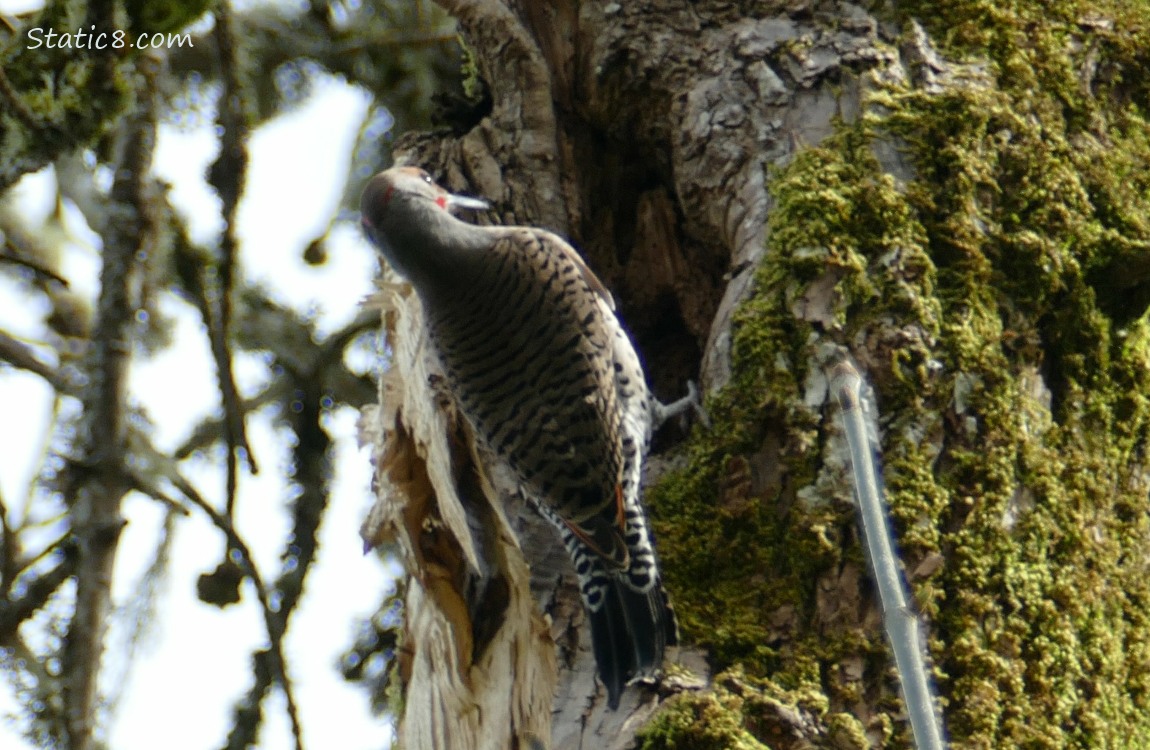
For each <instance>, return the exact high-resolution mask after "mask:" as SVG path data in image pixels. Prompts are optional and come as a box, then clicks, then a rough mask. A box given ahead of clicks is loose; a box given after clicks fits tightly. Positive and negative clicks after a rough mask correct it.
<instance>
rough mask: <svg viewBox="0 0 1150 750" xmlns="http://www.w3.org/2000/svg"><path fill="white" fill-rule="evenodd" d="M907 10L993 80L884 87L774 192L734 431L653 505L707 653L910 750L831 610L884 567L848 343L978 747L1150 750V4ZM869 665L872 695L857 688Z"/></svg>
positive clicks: (689, 627) (722, 421) (680, 595)
mask: <svg viewBox="0 0 1150 750" xmlns="http://www.w3.org/2000/svg"><path fill="white" fill-rule="evenodd" d="M900 8H903V10H902V12H904V13H905V14H906V15H905V16H903V17H902V19H901V20H903V21H906V20H907V19H909V18H910V17H913V16H915V15H916V14H917V15H918V16H919V17H921V18H922V19H923V20H924V22H926V23H927V24H928V28H929V30H930V31H931V32H932V33H933V34H935V35H936V36H937V38H939V39H941V40H943V42H944V43H945V45H946V51H947V54H949V55H951V56H952V57H955V58H959V59H963V58H965V59H972V60H981V61H984V64H983V66H982V68H983V69H984V70H985V72H982V70H980V68H978V67H972V68H971V69H970V70H969V71H966V73H967V76H966V78H965V79H962V80H959V81H957V82H956V83H955V84H954V85H951V86H948V87H946V88H944V89H943V90H942V91H934V92H926V91H923V90H921V89H912V88H910V87H900V86H897V85H887V86H886V87H884V88H881V89H879V90H877V91H874V92H872V94H871V95H870V98H869V100H868V101H867V102H866V111H867V112H869V114H868V115H866V116H865V117H864V118H863V120H862V121H861V122H859V123H854V124H849V125H848V124H843V125H841V126H840V127H839V129H838V133H837V134H836V135H834V136H833V137H831V138H830V139H828V140H827V141H825V142H823V143H822V144H820V145H819V147H818V148H811V149H807V150H805V151H803V152H801V153H799V154H798V155H797V156H796V158H795V160H794V161H793V162H792V163H791V164H790V165H788V166H787V167H786V168H785V169H784V170H782V171H781V172H780V173H778V174H776V175H774V177H773V180H772V187H771V191H772V195H773V197H774V199H775V210H774V212H773V214H772V217H771V220H770V227H769V233H768V237H769V239H768V248H767V253H766V256H765V258H764V260H763V262H762V265H761V266H760V268H759V269H758V270H757V272H756V277H755V288H754V293H753V295H752V296H751V297H750V298H749V299H748V300H747V301H746V302H745V304H743V306H742V307H741V308H740V310H739V311H738V313H737V315H736V316H735V322H734V327H733V349H732V377H731V381H730V383H729V385H728V386H727V387H726V388H724V389H723V391H722V392H720V393H719V394H717V395H716V396H715V397H714V398H712V399H711V401H710V403H709V404H708V408H709V410H710V412H711V415H712V418H713V420H714V422H715V427H714V429H713V430H711V431H710V432H704V431H699V432H698V433H697V434H696V436H695V438H694V441H693V443H692V444H691V446H690V447H689V460H688V465H687V467H686V468H685V469H684V470H682V471H680V472H678V473H677V474H674V475H672V476H670V477H668V478H667V479H666V480H665V481H664V482H663V483H662V484H661V485H660V486H659V487H657V488H656V489H655V491H654V492H652V494H651V498H652V504H653V506H654V508H655V515H656V526H657V529H658V531H659V533H660V549H661V551H662V555H663V557H664V558H665V559H666V566H665V567H666V568H667V569H668V575H667V577H668V585H669V587H670V588H671V590H672V594H673V596H674V599H675V603H676V608H677V610H678V612H679V613H680V616H681V623H682V626H683V630H684V636H685V639H686V640H688V641H692V642H695V643H699V644H701V645H703V646H705V647H706V648H708V649H709V651H710V653H711V655H712V658H713V660H714V662H715V663H716V666H717V667H718V668H719V669H724V668H727V667H729V666H731V665H740V666H741V667H742V668H743V669H745V670H746V672H747V674H748V675H750V676H752V677H758V678H766V677H770V678H771V680H772V681H773V682H774V683H775V684H778V685H781V686H783V687H784V688H786V689H791V690H797V689H800V688H801V689H804V690H813V691H818V692H821V694H823V695H824V696H825V699H826V701H827V702H826V709H825V711H826V713H825V715H824V719H825V720H826V721H828V722H830V721H831V718H830V717H834V716H838V715H845V714H842V711H843V710H845V709H846V708H849V707H850V706H853V705H857V704H856V701H862V702H866V703H868V704H869V705H876V704H875V703H874V701H876V700H877V701H878V703H877V705H879V706H880V707H881V708H882V710H883V711H887V712H888V713H886V714H885V719H884V721H885V722H886V723H885V724H884V726H892V727H894V729H893V730H892V731H894V732H895V734H896V735H898V737H897V738H896V739H897V740H898V742H899V743H901V742H904V741H905V740H906V735H905V733H906V729H905V726H904V725H903V724H902V723H901V722H902V719H901V718H899V712H900V711H901V709H900V708H899V707H898V705H897V702H896V701H893V700H889V701H885V702H884V699H881V698H876V696H880V695H894V694H895V687H894V683H893V682H892V681H891V678H890V673H889V666H890V665H889V660H888V657H887V652H886V647H885V644H884V639H883V636H882V633H881V631H880V630H878V628H877V627H869V626H868V627H865V628H861V629H860V628H859V626H858V625H857V624H848V623H849V622H850V621H851V619H852V618H850V617H845V618H844V620H843V624H839V623H836V622H833V621H832V622H828V621H827V613H828V611H831V612H832V613H833V607H830V605H828V604H827V602H825V601H823V602H822V603H820V589H819V587H820V586H821V585H824V584H833V583H834V582H835V581H838V580H839V577H840V576H844V575H846V572H849V571H850V570H851V566H859V570H865V568H864V567H862V566H864V565H865V563H864V562H863V558H862V553H861V551H860V550H859V547H858V543H857V540H856V539H855V537H856V533H855V525H854V524H855V520H854V512H853V508H852V506H851V505H850V503H849V502H848V501H847V496H846V495H845V492H846V490H845V489H844V487H843V485H842V483H841V482H840V481H836V479H835V478H836V477H837V476H839V475H838V474H837V473H836V471H837V470H836V469H835V467H833V466H827V465H825V464H824V462H825V460H826V459H827V457H828V456H829V455H832V454H833V452H828V451H827V449H826V445H825V444H826V441H827V439H828V434H833V429H830V427H831V421H830V420H831V419H832V416H831V414H830V410H829V409H826V408H824V406H823V404H822V403H821V398H820V397H818V389H817V385H818V378H817V376H818V372H817V368H818V367H819V366H820V363H821V362H822V361H823V360H822V359H821V357H822V355H821V354H820V352H823V351H825V348H826V347H827V346H828V345H831V344H838V345H846V346H848V347H851V348H852V350H853V351H854V353H855V354H856V356H858V355H865V359H864V360H863V361H862V364H863V366H864V368H865V369H866V370H867V372H866V375H867V378H868V380H869V382H870V384H871V385H872V386H873V388H874V390H875V395H876V399H877V402H878V405H879V408H880V411H881V413H882V422H881V424H882V428H883V435H882V438H883V445H882V448H883V454H884V463H883V473H884V479H885V482H886V494H887V499H888V502H889V504H890V506H891V512H892V516H893V520H894V524H895V527H896V530H897V533H898V535H899V539H900V547H901V555H902V557H903V560H904V562H905V563H906V565H907V568H908V570H912V571H913V570H914V569H915V568H916V566H917V564H918V563H920V562H922V561H926V560H928V559H931V558H935V559H939V558H940V559H941V560H942V565H941V567H937V566H934V567H933V568H932V570H930V571H928V572H927V573H924V574H923V575H922V576H921V577H919V578H916V580H914V593H915V597H916V600H917V602H918V604H919V608H920V610H921V611H922V612H923V613H924V614H925V615H926V616H927V617H928V618H929V619H930V635H931V651H932V655H933V658H934V662H935V665H936V677H937V678H938V681H939V685H940V689H941V692H942V694H943V697H944V700H945V702H946V705H947V710H946V723H947V730H948V733H949V735H950V736H951V738H952V740H953V741H954V742H955V744H956V745H961V746H963V747H988V748H989V747H993V748H1011V747H1023V746H1025V747H1049V748H1061V747H1146V746H1150V711H1148V710H1147V709H1148V707H1150V706H1148V703H1150V693H1148V692H1147V688H1148V687H1150V630H1148V628H1147V625H1148V622H1147V614H1146V612H1147V604H1148V603H1150V577H1148V576H1146V574H1145V568H1146V564H1145V562H1144V561H1145V557H1146V555H1145V550H1146V549H1148V548H1150V521H1148V520H1147V516H1146V514H1145V512H1144V508H1145V500H1146V494H1147V486H1146V480H1145V478H1144V467H1143V464H1144V461H1145V458H1144V454H1145V451H1146V446H1147V443H1148V441H1150V410H1148V403H1147V399H1148V396H1147V394H1150V330H1148V329H1150V324H1148V322H1147V317H1146V314H1145V313H1146V302H1147V299H1146V298H1135V299H1133V301H1132V300H1131V295H1135V294H1137V293H1141V292H1140V291H1139V289H1138V285H1137V283H1136V282H1137V279H1138V278H1143V277H1144V273H1145V272H1144V271H1142V269H1143V268H1144V267H1145V265H1146V263H1147V261H1146V258H1147V256H1148V254H1150V219H1148V217H1150V127H1148V125H1147V123H1146V120H1145V116H1146V112H1147V111H1150V85H1148V84H1147V83H1146V77H1145V76H1142V75H1139V74H1138V73H1137V72H1138V71H1140V70H1142V71H1144V70H1145V69H1146V67H1147V66H1146V63H1147V62H1148V61H1150V53H1148V52H1147V50H1150V6H1147V5H1146V4H1145V3H1141V2H1134V1H1133V0H1130V1H1129V2H1119V1H1118V0H1114V1H1113V2H1109V3H1104V4H1102V5H1099V4H1097V3H1089V4H1087V3H1085V2H1081V3H1077V2H1061V3H1053V4H1051V3H1037V2H1033V3H1031V2H1018V3H1010V4H1003V3H999V2H974V1H970V0H950V1H949V2H944V3H941V4H937V3H933V2H932V3H929V4H921V7H919V6H916V5H915V4H914V3H910V4H905V5H904V4H900ZM1090 66H1093V67H1090ZM1084 70H1092V71H1094V72H1095V75H1094V77H1093V78H1092V79H1086V78H1084V74H1083V71H1084ZM875 138H881V139H884V140H887V141H890V140H891V139H892V138H895V139H897V142H899V143H902V144H904V145H905V149H906V152H907V154H908V156H909V157H910V158H911V160H912V161H913V163H914V165H915V169H916V179H915V180H914V181H913V182H912V183H910V184H907V185H900V184H898V183H897V182H896V181H895V180H894V179H893V178H892V177H891V176H889V175H886V174H883V172H882V170H881V168H880V166H879V164H878V162H877V161H876V159H875V158H874V156H873V155H872V152H871V148H870V143H871V142H872V141H873V139H875ZM1140 274H1143V275H1140ZM812 388H813V389H814V390H813V391H812ZM812 393H814V395H815V396H816V397H815V398H811V397H810V396H811V394H812ZM844 571H846V572H844ZM863 577H865V574H863ZM864 589H865V584H864ZM865 597H866V595H865V592H864V605H865V604H867V603H868V600H867V599H866V598H865ZM853 619H854V620H862V619H863V618H862V617H861V616H860V617H855V618H853ZM872 619H873V618H872ZM848 658H854V659H861V660H862V663H863V664H864V665H865V674H864V675H863V677H862V678H861V679H858V680H853V681H852V680H846V679H843V678H841V677H839V676H837V675H838V674H839V672H840V670H838V669H836V666H837V665H838V664H840V663H841V662H843V660H845V659H848ZM876 691H878V692H876ZM716 701H717V704H718V705H724V704H723V698H722V697H721V696H720V697H717V698H716ZM708 705H711V704H708ZM740 712H742V709H740ZM745 720H746V717H745V715H744V716H743V717H742V719H740V721H743V722H744V724H740V726H743V727H744V728H745V727H746V724H745ZM868 729H870V730H871V731H874V727H873V726H868ZM752 734H753V733H752ZM759 739H762V738H761V737H760V738H759ZM655 746H657V747H673V746H675V745H672V744H662V745H652V747H655ZM692 747H693V746H692Z"/></svg>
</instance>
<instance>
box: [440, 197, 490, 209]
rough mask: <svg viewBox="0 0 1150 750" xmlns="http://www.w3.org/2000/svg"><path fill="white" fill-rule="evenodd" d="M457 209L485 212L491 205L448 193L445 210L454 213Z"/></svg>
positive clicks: (476, 199)
mask: <svg viewBox="0 0 1150 750" xmlns="http://www.w3.org/2000/svg"><path fill="white" fill-rule="evenodd" d="M458 208H469V209H471V210H472V211H486V210H487V209H489V208H491V204H489V203H488V202H487V201H484V200H480V199H478V198H468V197H467V196H466V195H454V194H452V193H448V195H447V209H448V210H449V211H454V210H455V209H458Z"/></svg>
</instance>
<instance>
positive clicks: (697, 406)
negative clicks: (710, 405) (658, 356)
mask: <svg viewBox="0 0 1150 750" xmlns="http://www.w3.org/2000/svg"><path fill="white" fill-rule="evenodd" d="M688 410H690V411H694V412H695V416H697V417H698V418H699V421H700V422H702V423H703V426H705V427H706V428H707V429H710V428H711V417H710V416H709V415H708V414H707V411H706V409H704V408H703V401H702V399H700V398H699V389H698V388H696V387H695V381H693V380H688V381H687V395H686V396H683V397H682V398H681V399H679V400H678V401H672V402H671V403H669V404H661V403H659V402H657V401H656V402H655V426H656V427H658V426H660V425H662V424H663V423H664V422H666V421H667V420H668V419H670V418H671V417H678V416H680V415H683V414H686V413H687V411H688Z"/></svg>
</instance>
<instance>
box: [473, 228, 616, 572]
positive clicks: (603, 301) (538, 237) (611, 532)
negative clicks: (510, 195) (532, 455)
mask: <svg viewBox="0 0 1150 750" xmlns="http://www.w3.org/2000/svg"><path fill="white" fill-rule="evenodd" d="M525 231H526V232H528V233H529V236H523V235H519V236H518V237H516V236H514V235H513V236H511V237H509V238H508V240H509V241H510V242H511V243H512V244H514V245H515V246H517V248H519V249H520V250H522V249H524V248H525V249H526V253H527V258H528V264H529V265H530V266H531V267H532V268H533V269H537V270H538V272H539V273H540V274H541V276H545V277H548V278H550V277H551V276H552V275H553V274H555V273H556V272H558V274H559V275H560V277H561V278H562V279H563V281H564V282H566V281H571V280H574V281H575V282H576V283H558V284H551V285H550V288H551V289H552V293H553V296H552V297H551V299H549V301H548V302H549V305H548V306H550V307H552V310H553V312H555V313H557V314H563V315H566V316H568V317H569V319H570V320H569V323H570V325H571V326H573V327H577V328H578V329H579V331H580V334H581V335H580V336H579V337H578V341H577V343H576V344H575V346H576V347H577V348H578V349H579V350H580V351H579V353H580V354H581V355H582V356H580V357H578V359H577V365H576V372H575V373H574V377H575V382H574V383H573V384H572V385H573V387H574V388H575V389H576V391H578V392H580V393H582V394H585V395H584V396H583V397H582V398H580V399H578V400H576V401H574V402H573V403H571V404H569V405H567V406H555V407H549V408H556V409H566V410H567V411H566V413H565V414H563V415H561V416H562V417H565V418H562V419H559V420H558V422H559V423H560V424H563V425H564V426H565V428H566V431H567V434H565V435H557V436H555V437H556V438H557V439H559V440H565V441H567V442H568V444H569V445H570V450H571V452H572V453H577V454H582V455H580V456H579V458H580V459H585V460H588V466H589V471H590V477H589V479H587V480H581V481H578V482H576V484H577V485H579V486H575V487H568V488H563V487H560V488H559V491H558V492H555V491H553V492H552V493H550V494H552V495H554V496H557V497H552V498H548V499H550V500H551V501H552V505H553V507H554V510H555V511H556V514H557V515H558V517H559V518H560V519H561V520H562V522H563V524H564V525H565V526H566V527H567V528H568V529H570V530H571V532H572V533H574V534H575V535H576V536H577V537H579V539H581V540H582V541H583V542H584V543H585V544H586V545H587V546H588V548H590V549H591V550H592V551H594V552H595V553H596V554H597V555H599V556H600V557H602V558H603V559H604V560H605V561H606V562H608V563H609V564H611V565H613V566H616V567H619V568H623V569H625V568H627V567H628V565H629V564H630V560H629V555H628V551H627V544H626V540H625V533H626V524H625V520H624V512H623V511H624V505H623V503H624V497H623V471H624V454H625V448H624V446H623V439H624V426H623V415H622V411H621V406H622V404H621V403H620V399H619V393H618V392H617V390H616V387H615V373H616V363H615V348H616V347H615V341H614V339H615V335H616V334H615V328H617V327H618V321H617V320H616V319H615V315H614V313H613V312H612V310H613V309H614V305H615V302H614V299H613V298H612V297H611V293H610V292H609V291H608V290H607V288H606V287H605V286H604V285H603V282H602V281H600V280H599V278H598V277H597V276H596V275H595V273H594V272H593V271H592V270H591V269H590V268H589V267H588V266H587V264H586V263H585V262H584V261H583V259H582V258H581V257H580V256H579V253H578V252H576V251H575V249H574V248H572V247H571V246H570V245H568V244H567V243H566V242H564V241H563V240H562V239H561V238H560V237H559V236H558V235H555V234H552V233H551V232H546V231H542V230H525ZM500 244H502V243H496V248H498V246H499V245H500ZM496 248H493V249H496ZM536 254H538V257H532V256H535V255H536ZM544 256H545V257H544ZM580 281H581V282H582V283H578V282H580ZM570 341H571V339H570V338H567V337H564V339H563V340H562V341H558V342H556V346H557V347H560V346H561V347H568V346H569V344H570ZM571 354H572V353H571V352H570V351H569V350H560V349H556V350H555V351H554V352H553V353H552V354H551V355H550V356H552V357H553V358H554V360H555V361H557V362H559V361H566V362H570V361H572V357H571ZM587 452H590V454H591V455H586V454H587ZM558 473H559V472H555V471H552V472H549V474H550V475H552V476H555V475H556V474H558ZM564 489H569V490H570V493H569V494H568V496H567V497H568V500H567V501H566V502H564V501H563V500H562V499H560V498H561V497H562V495H563V490H564ZM572 498H573V500H572ZM555 500H558V502H557V503H556V502H555Z"/></svg>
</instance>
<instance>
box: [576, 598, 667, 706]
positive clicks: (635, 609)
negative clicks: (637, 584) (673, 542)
mask: <svg viewBox="0 0 1150 750" xmlns="http://www.w3.org/2000/svg"><path fill="white" fill-rule="evenodd" d="M590 620H591V647H592V650H593V651H594V654H595V663H596V664H597V665H598V667H599V678H600V679H601V680H602V681H603V684H604V686H606V688H607V706H608V708H610V709H612V710H614V709H616V708H618V707H619V697H620V696H621V695H622V693H623V688H624V687H626V686H627V683H628V681H630V680H631V679H632V678H633V677H642V676H649V675H651V674H653V673H655V672H656V671H657V670H658V669H659V668H660V667H662V665H663V652H664V650H665V649H666V647H667V646H668V645H674V643H675V641H676V640H677V638H676V632H677V630H676V627H675V617H674V613H673V612H672V611H671V608H670V606H669V605H668V604H667V598H666V595H665V594H664V592H663V588H662V586H661V585H659V584H658V583H656V585H655V586H652V587H651V589H650V590H649V591H647V592H646V593H640V592H638V591H635V590H634V589H632V588H631V587H629V586H627V585H626V584H625V583H623V582H622V581H620V580H618V579H612V580H611V581H610V584H609V585H608V586H607V590H606V591H605V592H604V597H603V606H602V607H600V608H599V611H598V612H591V613H590Z"/></svg>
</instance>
